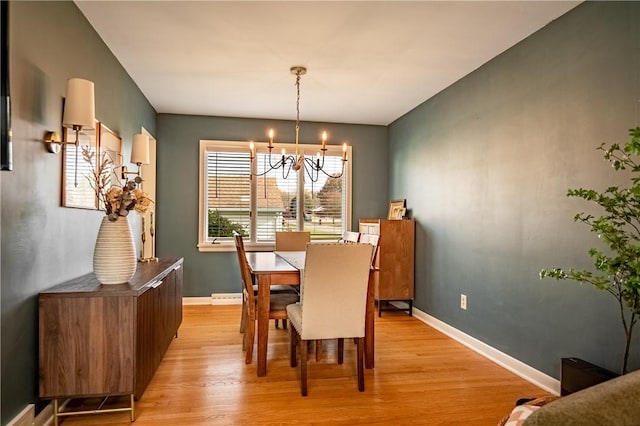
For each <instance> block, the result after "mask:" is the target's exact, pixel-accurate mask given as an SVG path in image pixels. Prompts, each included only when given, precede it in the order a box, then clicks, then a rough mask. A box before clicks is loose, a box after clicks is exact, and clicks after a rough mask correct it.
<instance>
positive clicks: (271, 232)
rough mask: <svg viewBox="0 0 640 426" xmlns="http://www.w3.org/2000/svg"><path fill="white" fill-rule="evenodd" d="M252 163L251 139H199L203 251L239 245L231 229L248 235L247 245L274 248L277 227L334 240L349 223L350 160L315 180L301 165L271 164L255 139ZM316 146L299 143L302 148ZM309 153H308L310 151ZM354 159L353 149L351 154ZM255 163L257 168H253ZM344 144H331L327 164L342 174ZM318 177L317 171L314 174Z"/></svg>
mask: <svg viewBox="0 0 640 426" xmlns="http://www.w3.org/2000/svg"><path fill="white" fill-rule="evenodd" d="M255 146H256V161H254V162H253V164H252V163H251V158H250V155H249V147H248V144H243V143H238V142H225V141H210V140H201V141H200V208H199V215H200V217H199V237H198V249H199V250H200V251H228V250H235V245H234V243H233V231H237V232H239V233H241V234H242V235H243V236H244V237H245V245H246V246H248V248H251V247H253V248H255V247H261V248H265V249H269V248H272V247H273V243H274V241H275V233H276V231H283V230H292V231H295V230H304V231H310V232H311V239H312V240H329V241H336V240H338V238H340V237H341V236H342V234H343V232H344V231H345V230H347V229H348V228H349V224H350V222H351V179H350V178H351V161H347V163H346V166H345V171H344V174H343V175H342V176H341V177H339V178H328V177H327V176H326V175H325V174H323V173H322V172H320V174H319V176H318V177H317V180H316V181H315V182H313V180H312V179H311V178H310V176H309V175H308V174H307V173H306V172H305V169H304V168H302V169H300V170H298V171H295V170H293V169H291V170H289V172H288V175H287V169H284V170H283V169H282V168H277V169H272V168H271V166H270V160H271V164H276V162H277V161H279V160H280V159H281V154H280V153H278V154H276V153H275V152H276V151H275V150H274V153H273V155H272V156H271V159H270V158H269V150H268V149H267V147H266V146H267V145H266V143H256V144H255ZM283 148H284V149H285V150H287V151H288V152H294V151H295V145H294V144H278V148H277V149H278V151H279V150H280V149H283ZM305 148H306V149H307V150H309V148H311V150H314V149H316V147H315V146H313V145H301V149H305ZM307 155H309V154H307ZM347 155H348V158H349V159H351V158H352V157H351V148H350V147H349V151H348V153H347ZM252 167H253V168H254V169H253V170H252ZM341 168H342V147H340V146H331V145H327V152H326V155H325V163H324V169H325V171H326V172H327V173H329V174H339V173H340V170H341ZM315 178H316V177H315V176H314V179H315Z"/></svg>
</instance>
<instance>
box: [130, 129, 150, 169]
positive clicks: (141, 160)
mask: <svg viewBox="0 0 640 426" xmlns="http://www.w3.org/2000/svg"><path fill="white" fill-rule="evenodd" d="M131 162H132V163H135V164H149V136H147V135H144V134H142V133H138V134H137V135H133V146H132V148H131Z"/></svg>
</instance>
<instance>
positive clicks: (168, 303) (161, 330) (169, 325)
mask: <svg viewBox="0 0 640 426" xmlns="http://www.w3.org/2000/svg"><path fill="white" fill-rule="evenodd" d="M174 289H175V275H174V273H173V272H170V273H169V274H168V275H166V276H165V277H164V278H162V282H161V283H160V284H159V285H158V286H157V287H155V288H154V289H153V291H154V293H155V295H154V297H155V299H156V309H155V319H156V329H155V335H156V338H155V343H156V359H155V362H156V366H158V365H160V361H162V358H163V357H164V354H165V352H166V351H167V348H168V347H169V344H170V343H171V339H172V338H173V335H174V331H173V324H174V322H175V311H174V309H173V299H174V297H175V296H174V295H175V291H174Z"/></svg>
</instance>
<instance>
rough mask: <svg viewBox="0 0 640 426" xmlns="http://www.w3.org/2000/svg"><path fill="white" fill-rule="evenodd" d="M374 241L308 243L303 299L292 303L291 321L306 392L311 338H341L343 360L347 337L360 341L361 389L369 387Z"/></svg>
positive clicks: (292, 346) (292, 351) (292, 361)
mask: <svg viewBox="0 0 640 426" xmlns="http://www.w3.org/2000/svg"><path fill="white" fill-rule="evenodd" d="M372 252H373V246H372V245H370V244H340V243H333V244H310V245H309V246H308V247H307V254H306V259H305V267H304V276H303V280H302V294H301V300H300V303H296V304H292V305H289V306H287V315H288V317H289V325H290V327H289V328H290V331H289V334H290V347H289V357H290V358H289V359H290V365H291V367H296V365H297V354H296V348H298V349H299V352H300V391H301V394H302V396H306V395H307V342H308V341H313V340H324V339H338V363H339V364H342V362H343V349H344V339H345V338H354V339H355V340H356V364H357V371H358V390H360V391H361V392H362V391H364V335H365V311H366V303H367V285H368V281H369V270H370V268H371V254H372Z"/></svg>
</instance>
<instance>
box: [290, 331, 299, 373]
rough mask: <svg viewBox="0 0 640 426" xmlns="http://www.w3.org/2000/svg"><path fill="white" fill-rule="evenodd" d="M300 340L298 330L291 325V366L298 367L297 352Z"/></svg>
mask: <svg viewBox="0 0 640 426" xmlns="http://www.w3.org/2000/svg"><path fill="white" fill-rule="evenodd" d="M298 340H299V339H298V332H297V331H296V328H295V327H294V326H293V325H292V326H291V327H289V365H290V366H291V367H296V366H297V365H298V356H297V354H296V349H297V347H298Z"/></svg>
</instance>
